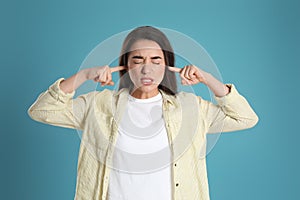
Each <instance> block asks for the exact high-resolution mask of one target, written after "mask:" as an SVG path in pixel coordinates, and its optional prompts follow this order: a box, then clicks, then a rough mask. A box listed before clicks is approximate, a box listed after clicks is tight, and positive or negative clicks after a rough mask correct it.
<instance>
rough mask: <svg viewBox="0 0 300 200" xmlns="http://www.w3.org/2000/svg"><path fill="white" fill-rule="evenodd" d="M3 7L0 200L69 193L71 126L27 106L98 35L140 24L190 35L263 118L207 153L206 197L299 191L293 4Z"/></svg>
mask: <svg viewBox="0 0 300 200" xmlns="http://www.w3.org/2000/svg"><path fill="white" fill-rule="evenodd" d="M0 10H1V12H0V13H1V14H0V20H1V33H0V34H1V37H0V41H1V43H0V44H1V45H0V49H1V54H0V55H1V59H0V62H1V99H0V101H1V104H0V106H1V131H0V133H1V139H0V156H1V161H0V163H1V165H0V166H1V170H0V180H1V186H0V194H1V199H13V200H17V199H23V200H27V199H28V200H40V199H43V200H47V199H49V200H53V199H72V198H73V197H74V193H75V183H76V168H77V156H78V151H79V144H80V139H79V137H78V135H77V132H76V131H75V130H71V129H64V128H58V127H53V126H49V125H44V124H41V123H37V122H35V121H33V120H31V119H30V118H29V117H28V115H27V109H28V107H29V106H30V105H31V104H32V103H33V101H34V100H35V98H36V97H37V95H38V94H39V93H40V92H42V91H43V90H45V89H47V87H48V86H49V84H51V83H52V82H53V81H54V80H56V79H57V78H59V77H61V76H62V77H68V76H71V75H72V74H73V73H75V72H76V71H77V69H78V67H79V66H80V64H81V62H82V61H83V59H84V58H85V57H86V56H87V54H88V53H89V52H90V51H91V50H92V49H93V48H94V47H95V46H96V45H97V44H98V43H99V42H101V41H103V40H104V39H106V38H108V37H109V36H111V35H113V34H115V33H119V32H121V31H124V30H128V29H131V28H134V27H137V26H140V25H153V26H157V27H164V28H170V29H174V30H177V31H179V32H182V33H185V34H187V35H189V36H190V37H192V38H194V39H195V40H196V41H197V42H199V43H200V44H201V45H202V46H203V47H204V48H205V49H206V50H207V51H208V53H209V54H210V55H211V57H212V58H213V60H214V61H215V62H216V64H217V66H218V68H219V69H220V72H221V74H222V77H223V79H224V81H225V82H232V83H235V84H236V86H237V88H238V89H239V91H240V92H241V93H242V94H243V95H245V96H246V97H247V99H248V100H249V102H250V103H251V105H252V106H253V107H254V109H255V111H256V112H257V113H258V115H259V117H260V121H259V123H258V125H257V126H256V127H254V128H252V129H249V130H244V131H239V132H233V133H227V134H223V135H222V136H221V138H220V140H219V141H218V143H217V145H216V147H215V148H214V149H213V151H212V152H211V153H210V154H209V155H208V158H207V165H208V176H209V183H210V194H211V199H212V200H241V199H243V200H253V199H255V200H265V199H272V200H282V199H298V198H299V187H300V184H299V179H300V174H299V168H300V164H299V163H300V162H299V161H300V159H299V140H300V132H299V129H298V125H299V124H298V123H299V114H298V113H299V111H300V110H299V105H298V104H299V97H300V94H299V88H298V86H299V81H298V80H299V75H300V66H299V64H300V59H299V56H300V54H299V53H300V48H299V45H300V39H299V35H300V24H299V19H300V3H299V1H292V0H285V1H284V0H281V1H277V0H252V1H245V0H229V1H222V0H219V1H216V0H209V1H207V0H206V1H203V0H198V1H190V0H185V1H181V3H177V2H175V1H174V0H172V1H159V0H152V1H141V0H140V1H119V2H116V1H95V0H94V1H90V0H87V1H83V0H82V1H71V0H69V1H68V0H51V1H50V0H47V1H46V0H45V1H38V0H28V1H20V0H19V1H8V0H4V1H1V8H0ZM103 64H104V63H103Z"/></svg>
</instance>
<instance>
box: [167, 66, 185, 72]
mask: <svg viewBox="0 0 300 200" xmlns="http://www.w3.org/2000/svg"><path fill="white" fill-rule="evenodd" d="M168 69H169V70H170V71H172V72H178V73H180V71H181V70H182V69H181V68H178V67H168Z"/></svg>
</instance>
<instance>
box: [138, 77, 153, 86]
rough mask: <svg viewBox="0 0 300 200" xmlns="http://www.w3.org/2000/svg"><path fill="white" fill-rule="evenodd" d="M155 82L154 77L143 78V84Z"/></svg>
mask: <svg viewBox="0 0 300 200" xmlns="http://www.w3.org/2000/svg"><path fill="white" fill-rule="evenodd" d="M153 82H154V80H153V79H152V78H148V77H147V78H146V77H145V78H141V83H142V84H143V85H152V84H153Z"/></svg>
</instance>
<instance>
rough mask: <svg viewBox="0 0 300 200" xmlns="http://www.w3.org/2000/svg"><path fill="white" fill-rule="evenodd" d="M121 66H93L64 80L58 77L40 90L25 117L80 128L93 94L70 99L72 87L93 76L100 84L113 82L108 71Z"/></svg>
mask: <svg viewBox="0 0 300 200" xmlns="http://www.w3.org/2000/svg"><path fill="white" fill-rule="evenodd" d="M121 69H123V67H115V68H108V66H104V67H95V68H88V69H84V70H82V71H79V72H78V73H77V74H75V75H73V76H71V77H70V78H68V79H66V80H65V79H64V78H60V79H58V80H57V81H55V83H53V84H52V85H51V86H50V87H49V88H48V90H46V91H45V92H43V93H41V94H40V95H39V96H38V98H37V100H36V101H35V102H34V103H33V104H32V105H31V106H30V108H29V109H28V114H29V116H30V117H31V118H32V119H34V120H36V121H39V122H42V123H47V124H51V125H55V126H61V127H66V128H75V129H81V130H82V129H83V127H84V121H85V112H86V110H87V108H88V106H89V102H90V101H91V98H93V96H94V93H88V94H85V95H81V96H78V97H77V98H76V99H73V96H74V94H75V90H76V89H77V88H78V87H79V86H80V85H81V84H82V83H84V82H85V81H86V80H90V79H93V80H94V81H97V82H101V84H102V85H109V84H113V82H112V80H111V73H112V72H114V71H118V70H121Z"/></svg>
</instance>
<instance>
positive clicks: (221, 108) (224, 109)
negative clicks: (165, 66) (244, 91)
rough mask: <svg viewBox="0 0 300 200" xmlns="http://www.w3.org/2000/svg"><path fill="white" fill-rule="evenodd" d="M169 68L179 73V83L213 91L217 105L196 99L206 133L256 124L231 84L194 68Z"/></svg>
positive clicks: (253, 114) (242, 99)
mask: <svg viewBox="0 0 300 200" xmlns="http://www.w3.org/2000/svg"><path fill="white" fill-rule="evenodd" d="M169 69H170V70H171V71H174V72H178V73H180V76H181V78H182V83H183V84H190V85H193V84H198V83H204V84H205V85H207V87H209V88H210V90H212V91H213V93H214V95H215V99H216V101H217V103H218V105H214V104H213V103H211V102H209V101H205V100H203V99H201V98H200V97H199V103H200V106H201V111H202V113H203V117H204V119H205V120H206V124H207V129H208V133H217V132H228V131H236V130H241V129H247V128H251V127H253V126H254V125H255V124H256V123H257V122H258V117H257V115H256V114H255V112H254V111H253V109H252V108H251V106H250V105H249V103H248V102H247V100H246V99H245V98H244V97H243V96H242V95H240V94H239V93H238V91H237V90H236V88H235V87H234V85H232V84H223V83H222V82H220V81H219V80H217V79H216V78H215V77H213V76H212V75H211V74H209V73H207V72H205V71H203V70H201V69H199V68H197V67H196V66H194V65H189V66H185V67H184V68H182V69H180V68H175V67H169Z"/></svg>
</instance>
